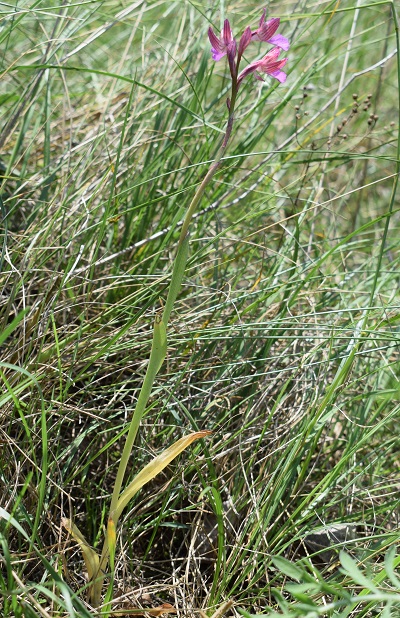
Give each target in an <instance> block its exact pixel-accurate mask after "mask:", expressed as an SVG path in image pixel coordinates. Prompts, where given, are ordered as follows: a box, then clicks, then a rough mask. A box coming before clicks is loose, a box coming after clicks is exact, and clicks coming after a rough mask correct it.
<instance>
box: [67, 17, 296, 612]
mask: <svg viewBox="0 0 400 618" xmlns="http://www.w3.org/2000/svg"><path fill="white" fill-rule="evenodd" d="M265 17H266V11H265V10H264V11H263V13H262V16H261V19H260V22H259V26H258V28H257V29H255V30H252V29H251V28H250V27H247V28H246V29H245V30H244V32H243V34H242V36H241V37H240V40H239V43H238V44H237V42H236V39H235V38H234V36H233V33H232V29H231V25H230V23H229V20H227V19H226V20H225V22H224V26H223V30H222V32H221V36H220V37H218V36H217V35H216V34H215V32H214V30H213V28H212V27H210V28H209V31H208V36H209V40H210V43H211V46H212V49H211V55H212V58H213V60H215V61H219V60H221V59H223V58H224V57H225V56H226V57H227V60H228V66H229V72H230V76H231V93H230V97H229V98H228V99H227V108H228V119H227V123H226V129H225V132H224V135H223V138H222V142H221V143H220V145H219V147H218V149H217V152H216V155H215V157H214V160H213V162H212V163H211V165H210V167H209V169H208V171H207V173H206V174H205V176H204V178H203V180H202V182H201V183H200V185H199V187H198V188H197V191H196V193H195V195H194V197H193V199H192V201H191V202H190V204H189V206H188V208H187V212H186V215H185V218H184V222H183V225H182V228H181V233H180V237H179V240H178V243H177V248H176V255H175V260H174V264H173V269H172V276H171V280H170V284H169V289H168V294H167V299H166V302H165V305H164V308H163V311H162V312H160V313H159V314H157V316H156V319H155V322H154V330H153V342H152V348H151V353H150V358H149V362H148V365H147V370H146V374H145V378H144V381H143V384H142V387H141V389H140V392H139V396H138V399H137V404H136V407H135V410H134V413H133V415H132V419H131V421H130V425H129V430H128V433H127V436H126V440H125V445H124V448H123V451H122V455H121V459H120V462H119V466H118V471H117V475H116V479H115V485H114V489H113V492H112V496H111V504H110V508H109V514H108V523H107V530H106V534H105V538H104V543H103V548H102V551H101V554H100V555H99V554H98V553H97V552H96V551H95V550H94V549H93V548H92V547H91V546H90V544H89V543H88V542H87V540H86V539H85V537H84V535H83V534H82V533H81V531H80V530H79V529H78V527H77V526H76V524H75V523H74V522H73V521H72V520H70V519H63V525H64V527H65V528H66V529H67V530H68V532H69V533H70V534H71V535H72V537H73V538H74V539H75V540H76V541H77V543H78V544H79V546H80V549H81V551H82V554H83V557H84V561H85V565H86V569H87V572H88V576H89V585H88V596H89V602H90V603H91V605H92V606H93V607H94V608H96V609H98V608H99V607H100V605H101V604H102V593H103V585H104V580H105V578H106V576H107V572H108V571H109V569H110V570H111V584H110V586H109V587H108V592H107V594H106V598H105V607H106V614H107V612H108V611H109V609H108V608H109V604H110V601H111V600H112V581H113V573H112V572H113V567H114V558H115V551H116V536H117V529H118V523H119V519H120V517H121V515H122V513H123V511H124V509H125V507H126V506H127V505H128V504H129V502H130V501H131V500H132V498H133V497H134V496H135V494H136V493H137V492H138V491H139V490H140V489H141V488H142V487H143V485H145V484H146V483H148V482H149V481H150V480H151V479H153V478H154V477H155V476H156V475H157V474H159V473H160V472H161V471H162V470H163V469H164V468H165V467H166V466H167V465H168V464H169V463H170V462H171V461H172V460H173V459H175V458H176V457H177V456H178V455H179V454H180V453H181V452H182V451H183V450H185V449H186V448H187V447H188V446H189V445H190V444H192V443H193V442H194V441H195V440H198V439H200V438H204V437H206V436H207V435H208V434H209V433H210V432H209V431H198V432H195V433H191V434H189V435H187V436H184V437H182V438H181V439H179V440H178V441H177V442H175V443H174V444H173V445H172V446H170V447H169V448H167V449H166V450H165V451H163V452H162V453H161V454H160V455H158V456H157V457H155V458H154V459H153V460H152V461H151V462H150V463H149V464H147V465H146V466H145V467H144V468H143V469H142V470H141V471H140V472H139V473H138V474H137V476H136V477H135V478H134V479H133V481H131V482H130V483H129V484H128V485H127V486H126V487H125V488H123V486H124V480H125V476H126V470H127V466H128V462H129V459H130V456H131V453H132V449H133V445H134V442H135V438H136V436H137V433H138V430H139V427H140V423H141V421H142V418H143V414H144V412H145V410H146V406H147V403H148V400H149V397H150V395H151V393H152V388H153V384H154V382H155V379H156V376H157V374H158V372H159V371H160V369H161V367H162V364H163V362H164V359H165V356H166V353H167V326H168V322H169V320H170V316H171V313H172V310H173V306H174V303H175V300H176V299H177V296H178V294H179V291H180V289H181V284H182V280H183V277H184V273H185V268H186V264H187V260H188V254H189V240H190V235H189V227H190V223H191V220H192V218H193V215H194V214H195V212H196V210H197V208H198V206H199V204H200V202H201V199H202V197H203V195H204V192H205V190H206V187H207V186H208V185H209V184H210V182H211V181H212V179H213V177H214V176H215V174H216V172H217V171H218V169H219V168H220V166H221V163H222V161H223V159H224V155H225V153H226V149H227V147H228V143H229V140H230V137H231V134H232V129H233V125H234V119H235V108H236V104H237V97H238V93H239V89H240V86H241V84H242V82H243V80H244V79H245V78H246V77H247V76H248V75H250V74H252V73H254V74H255V76H256V78H257V79H258V80H263V77H262V74H266V75H269V76H271V77H273V78H275V79H277V80H278V81H279V82H280V83H282V82H284V81H285V80H286V74H285V73H284V72H283V71H282V69H283V67H284V66H285V65H286V63H287V60H288V59H287V58H281V59H280V58H279V56H280V54H281V51H282V50H288V49H289V42H288V40H287V39H286V38H285V37H284V36H282V35H280V34H277V30H278V28H279V21H280V20H279V19H278V18H273V19H269V20H266V18H265ZM255 41H262V42H265V43H268V44H270V45H272V46H273V47H272V49H270V51H268V53H267V54H266V55H265V56H264V57H262V58H261V59H259V60H255V61H253V62H251V63H250V64H249V65H248V66H247V67H246V68H244V69H243V70H242V71H241V72H239V67H240V64H241V61H242V57H243V54H244V52H245V50H247V48H248V47H249V45H250V44H251V43H252V42H255Z"/></svg>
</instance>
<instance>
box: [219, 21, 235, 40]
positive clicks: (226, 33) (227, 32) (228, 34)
mask: <svg viewBox="0 0 400 618" xmlns="http://www.w3.org/2000/svg"><path fill="white" fill-rule="evenodd" d="M221 39H222V40H223V42H224V43H225V45H226V46H228V45H229V43H231V42H232V41H233V34H232V28H231V25H230V23H229V19H225V21H224V28H223V30H222V33H221Z"/></svg>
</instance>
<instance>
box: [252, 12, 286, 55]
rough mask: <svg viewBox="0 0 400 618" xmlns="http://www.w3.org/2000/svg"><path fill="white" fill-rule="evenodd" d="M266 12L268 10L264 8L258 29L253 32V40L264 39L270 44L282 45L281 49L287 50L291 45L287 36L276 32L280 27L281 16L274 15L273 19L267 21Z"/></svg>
mask: <svg viewBox="0 0 400 618" xmlns="http://www.w3.org/2000/svg"><path fill="white" fill-rule="evenodd" d="M265 14H266V10H265V9H264V10H263V13H262V15H261V19H260V24H259V26H258V28H257V30H254V32H252V33H251V36H252V40H253V41H264V42H266V43H269V44H270V45H276V47H280V48H281V49H283V50H285V51H287V50H288V49H289V47H290V44H289V41H288V40H287V38H286V37H285V36H282V34H275V32H276V31H277V30H278V28H279V24H280V21H281V20H280V19H279V17H274V18H272V19H268V21H265Z"/></svg>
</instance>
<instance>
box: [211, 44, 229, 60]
mask: <svg viewBox="0 0 400 618" xmlns="http://www.w3.org/2000/svg"><path fill="white" fill-rule="evenodd" d="M224 56H226V51H223V52H219V51H217V50H216V49H214V48H213V47H212V48H211V58H212V59H213V60H215V62H218V60H221V59H222V58H223V57H224Z"/></svg>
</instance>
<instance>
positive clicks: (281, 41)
mask: <svg viewBox="0 0 400 618" xmlns="http://www.w3.org/2000/svg"><path fill="white" fill-rule="evenodd" d="M268 43H271V45H276V46H277V47H280V48H281V49H283V50H284V51H288V49H289V47H290V43H289V41H288V40H287V38H286V37H285V36H283V35H282V34H274V36H271V37H270V38H269V39H268Z"/></svg>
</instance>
